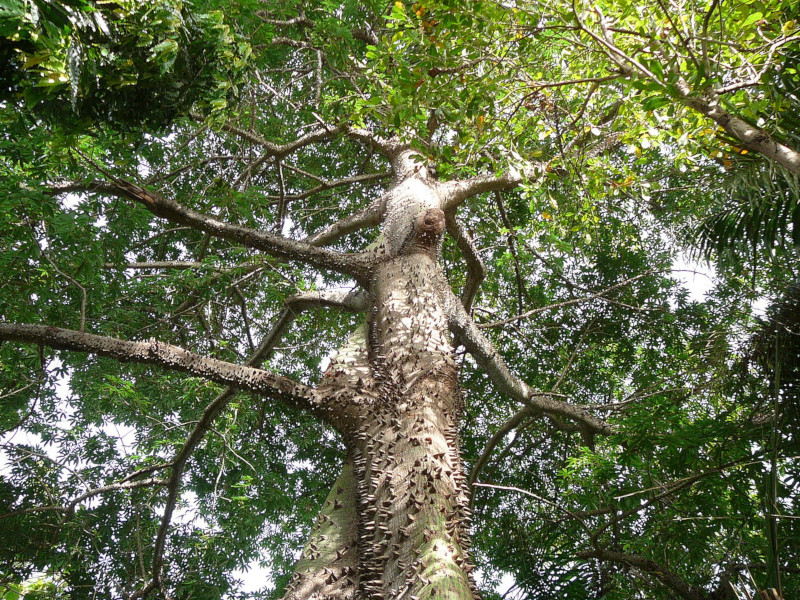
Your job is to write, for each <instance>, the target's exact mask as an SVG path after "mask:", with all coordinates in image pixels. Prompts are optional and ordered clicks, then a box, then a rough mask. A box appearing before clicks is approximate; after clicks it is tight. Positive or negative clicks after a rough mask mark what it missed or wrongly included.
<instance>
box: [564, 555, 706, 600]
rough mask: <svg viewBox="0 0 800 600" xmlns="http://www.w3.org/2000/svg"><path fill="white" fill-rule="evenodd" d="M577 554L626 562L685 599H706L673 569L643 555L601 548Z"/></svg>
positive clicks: (580, 556) (584, 557) (701, 591)
mask: <svg viewBox="0 0 800 600" xmlns="http://www.w3.org/2000/svg"><path fill="white" fill-rule="evenodd" d="M577 556H578V558H583V559H587V558H596V559H597V560H604V561H611V562H618V563H622V564H627V565H630V566H632V567H636V568H637V569H640V570H642V571H644V572H645V573H649V574H650V575H653V576H654V577H655V578H656V579H658V581H660V582H661V583H662V584H663V585H665V586H667V587H668V588H669V589H671V590H672V591H673V592H675V593H676V594H678V595H679V596H680V597H681V598H684V599H685V600H705V599H706V594H705V593H704V592H703V590H702V589H700V588H698V587H696V586H694V585H691V584H688V583H686V582H685V581H684V580H683V579H682V578H681V577H679V576H678V575H677V574H676V573H674V572H673V571H670V570H669V569H667V568H666V567H665V566H664V565H661V564H659V563H657V562H655V561H654V560H650V559H649V558H645V557H644V556H639V555H636V554H628V553H625V552H614V551H612V550H605V549H601V548H597V549H594V550H587V551H585V552H579V553H578V555H577Z"/></svg>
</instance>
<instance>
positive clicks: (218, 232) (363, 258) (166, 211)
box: [51, 177, 371, 281]
mask: <svg viewBox="0 0 800 600" xmlns="http://www.w3.org/2000/svg"><path fill="white" fill-rule="evenodd" d="M51 191H52V192H53V193H62V192H68V191H78V184H70V185H69V186H61V187H52V188H51ZM82 191H87V192H101V193H106V194H111V195H116V196H121V197H124V198H128V199H130V200H133V201H134V202H137V203H138V204H141V205H142V206H144V207H145V208H146V209H147V210H149V211H150V212H151V213H153V214H154V215H156V216H159V217H162V218H164V219H167V220H168V221H171V222H173V223H180V224H181V225H187V226H189V227H191V228H193V229H197V230H200V231H205V232H207V233H210V234H211V235H213V236H215V237H218V238H222V239H227V240H230V241H234V242H238V243H240V244H242V245H244V246H246V247H248V248H254V249H256V250H263V251H264V252H267V253H269V254H271V255H272V256H276V257H279V258H285V259H288V260H302V261H305V262H306V263H308V264H310V265H312V266H314V267H317V268H320V269H330V270H332V271H336V272H339V273H342V274H345V275H349V276H351V277H353V278H354V279H356V280H358V281H365V280H367V279H368V277H369V271H370V267H371V262H370V255H361V254H344V253H341V252H334V251H332V250H327V249H325V248H317V247H315V246H313V245H312V244H309V243H307V242H301V241H297V240H292V239H289V238H286V237H283V236H281V235H276V234H274V233H269V232H266V231H260V230H258V229H252V228H250V227H244V226H241V225H234V224H232V223H226V222H223V221H220V220H218V219H216V218H214V217H212V216H211V215H207V214H204V213H201V212H198V211H196V210H192V209H191V208H188V207H186V206H183V205H182V204H180V203H178V202H176V201H174V200H171V199H169V198H165V197H163V196H161V195H159V194H157V193H155V192H152V191H150V190H146V189H144V188H142V187H141V186H138V185H136V184H134V183H132V182H130V181H127V180H125V179H120V178H115V177H112V180H111V181H109V182H93V183H89V184H85V185H84V186H83V190H82Z"/></svg>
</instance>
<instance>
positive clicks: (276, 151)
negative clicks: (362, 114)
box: [222, 123, 345, 158]
mask: <svg viewBox="0 0 800 600" xmlns="http://www.w3.org/2000/svg"><path fill="white" fill-rule="evenodd" d="M222 129H224V130H225V131H227V132H229V133H233V134H234V135H237V136H239V137H241V138H244V139H246V140H248V141H249V142H252V143H254V144H256V145H258V146H261V147H262V148H264V150H265V151H266V153H267V158H269V157H275V158H283V157H285V156H288V155H289V154H292V153H293V152H296V151H297V150H300V149H301V148H305V147H306V146H310V145H311V144H315V143H317V142H321V141H325V140H329V139H331V138H333V137H336V136H337V135H339V134H340V133H342V132H343V131H345V127H343V126H339V127H321V128H320V129H315V130H314V131H311V132H309V133H307V134H305V135H303V136H300V137H299V138H297V139H296V140H292V141H291V142H286V143H285V144H276V143H274V142H270V141H269V140H267V139H266V138H264V137H262V136H261V135H259V134H258V133H256V132H255V131H252V130H248V129H242V128H241V127H237V126H236V125H234V124H233V123H225V124H224V125H222Z"/></svg>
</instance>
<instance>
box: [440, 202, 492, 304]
mask: <svg viewBox="0 0 800 600" xmlns="http://www.w3.org/2000/svg"><path fill="white" fill-rule="evenodd" d="M445 223H446V225H447V232H448V233H449V234H450V235H451V236H452V237H453V239H454V240H455V242H456V245H457V246H458V249H459V250H461V255H462V256H463V257H464V260H466V261H467V281H466V283H465V284H464V290H463V291H462V292H461V304H462V305H463V306H464V310H466V311H467V312H469V311H470V310H472V304H473V302H475V297H476V296H477V295H478V291H479V290H480V288H481V283H483V280H484V279H485V278H486V265H485V264H483V260H481V257H480V255H479V254H478V250H477V248H475V244H474V242H473V241H472V237H471V236H470V235H469V233H468V232H467V231H466V230H465V229H464V228H463V227H462V225H461V223H459V222H458V220H457V219H456V218H455V214H454V213H449V214H447V213H446V214H445Z"/></svg>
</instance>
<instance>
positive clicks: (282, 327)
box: [133, 292, 353, 598]
mask: <svg viewBox="0 0 800 600" xmlns="http://www.w3.org/2000/svg"><path fill="white" fill-rule="evenodd" d="M352 294H353V293H352V292H351V293H350V294H344V295H342V297H339V296H335V297H336V299H338V301H339V302H340V303H341V304H347V303H348V302H350V301H352V298H351V295H352ZM333 303H334V301H333V300H331V304H333ZM318 304H322V302H321V300H320V299H319V298H315V297H313V294H312V297H308V296H307V295H304V294H298V295H297V296H293V297H292V298H290V299H288V300H287V301H286V306H285V307H284V309H283V310H282V311H281V313H280V314H279V315H278V317H277V319H276V320H275V322H274V323H273V325H272V328H271V329H270V331H269V333H267V335H266V336H265V337H264V339H263V340H262V341H261V344H259V346H258V348H257V349H256V351H255V352H254V353H253V355H252V356H251V357H250V359H249V360H248V361H247V363H246V365H247V366H249V367H256V366H258V365H260V364H261V363H262V362H263V361H265V360H266V359H267V358H268V357H269V355H270V354H271V353H272V351H273V349H274V348H275V345H276V344H277V343H278V341H279V340H280V339H281V337H282V336H283V333H284V332H285V331H286V328H287V327H288V326H289V325H290V324H291V323H292V321H293V320H294V318H295V317H296V316H297V314H298V313H300V312H301V311H302V310H304V309H306V308H308V307H310V306H315V305H318ZM235 394H236V388H234V387H229V388H227V389H226V390H224V391H223V392H221V393H220V394H219V395H218V396H217V397H216V398H215V399H214V400H213V401H212V402H211V403H210V404H209V405H208V406H206V408H205V410H204V411H203V415H202V416H201V417H200V420H199V421H198V422H197V425H195V427H194V429H193V430H192V432H191V433H190V434H189V437H188V438H187V439H186V442H185V443H184V444H183V447H182V448H181V449H180V450H179V451H178V453H177V454H176V455H175V458H174V459H173V461H172V463H171V465H172V474H171V475H170V478H169V482H168V484H167V487H168V490H169V494H168V497H167V502H166V505H165V507H164V514H163V516H162V518H161V525H160V526H159V529H158V534H157V536H156V542H155V546H154V550H153V566H152V572H153V575H152V579H151V581H150V582H149V583H147V584H146V585H145V586H144V587H143V588H142V589H140V590H139V591H137V592H136V593H135V594H134V596H133V597H134V598H144V597H145V596H147V595H148V594H149V593H150V592H151V591H152V590H154V589H156V588H157V587H158V586H160V585H161V573H162V569H163V566H164V548H165V545H166V539H167V534H168V532H169V524H170V521H171V520H172V514H173V513H174V511H175V506H176V504H177V502H178V496H179V493H180V481H181V477H182V476H183V471H184V469H185V467H186V462H187V461H188V460H189V457H190V456H191V454H192V452H194V450H195V448H197V446H198V445H199V444H200V442H201V441H202V439H203V437H204V436H205V434H206V433H207V432H208V431H209V430H210V429H211V426H212V424H213V422H214V420H215V419H216V418H217V416H219V414H220V413H221V412H222V411H223V410H224V409H225V407H226V406H227V405H228V402H230V400H231V398H233V397H234V395H235Z"/></svg>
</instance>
